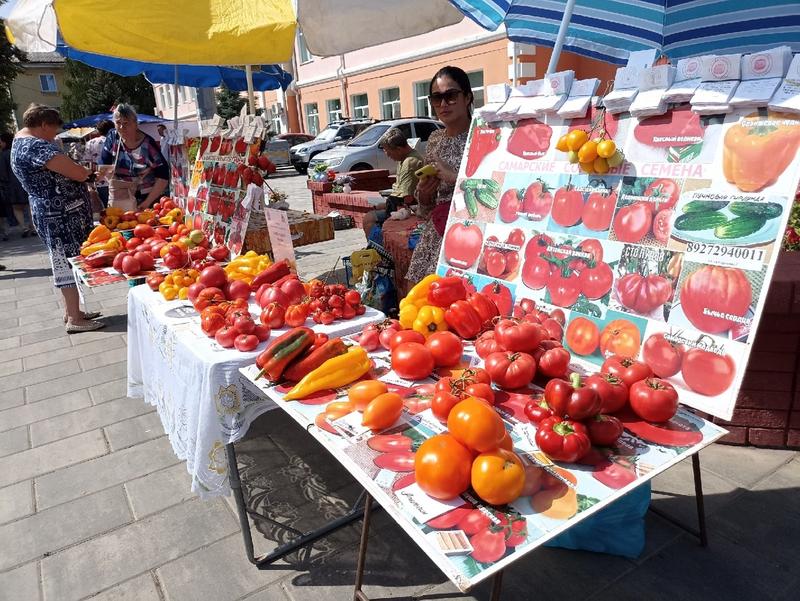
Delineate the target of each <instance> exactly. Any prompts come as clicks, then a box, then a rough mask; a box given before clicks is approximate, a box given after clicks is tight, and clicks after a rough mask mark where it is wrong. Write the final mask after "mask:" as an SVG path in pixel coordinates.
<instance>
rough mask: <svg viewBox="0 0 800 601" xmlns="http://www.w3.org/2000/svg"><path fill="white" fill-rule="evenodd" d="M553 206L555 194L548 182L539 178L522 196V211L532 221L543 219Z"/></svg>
mask: <svg viewBox="0 0 800 601" xmlns="http://www.w3.org/2000/svg"><path fill="white" fill-rule="evenodd" d="M552 206H553V195H552V194H551V193H550V189H549V188H548V187H547V184H546V183H545V182H543V181H542V180H540V179H537V180H536V181H535V182H533V183H532V184H531V185H530V186H528V188H527V189H526V190H525V195H524V196H523V197H522V212H523V213H525V214H526V215H527V217H528V219H530V220H531V221H541V220H542V219H544V218H545V217H547V215H549V214H550V208H551V207H552Z"/></svg>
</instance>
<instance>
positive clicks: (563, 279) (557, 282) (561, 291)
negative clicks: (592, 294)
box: [547, 272, 581, 307]
mask: <svg viewBox="0 0 800 601" xmlns="http://www.w3.org/2000/svg"><path fill="white" fill-rule="evenodd" d="M547 291H548V292H549V293H550V302H551V303H553V304H554V305H557V306H559V307H571V306H572V305H574V304H575V302H576V301H577V300H578V296H579V295H580V293H581V285H580V280H579V279H578V276H577V275H576V274H574V273H571V274H570V275H568V276H564V275H562V274H561V273H560V272H556V273H554V274H553V275H551V276H550V281H549V282H548V284H547Z"/></svg>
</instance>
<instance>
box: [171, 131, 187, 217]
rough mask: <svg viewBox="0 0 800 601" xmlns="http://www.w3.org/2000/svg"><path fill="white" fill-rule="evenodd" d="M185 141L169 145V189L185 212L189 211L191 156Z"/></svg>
mask: <svg viewBox="0 0 800 601" xmlns="http://www.w3.org/2000/svg"><path fill="white" fill-rule="evenodd" d="M189 142H190V141H183V142H181V143H179V144H167V149H168V152H169V187H170V196H171V197H172V199H173V200H175V202H177V203H178V206H179V207H181V208H182V209H183V210H184V212H186V209H187V201H188V197H189V183H190V182H189V176H190V170H189V154H188V144H189Z"/></svg>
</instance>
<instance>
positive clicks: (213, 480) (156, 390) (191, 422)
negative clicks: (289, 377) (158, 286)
mask: <svg viewBox="0 0 800 601" xmlns="http://www.w3.org/2000/svg"><path fill="white" fill-rule="evenodd" d="M250 311H251V313H253V314H255V315H258V314H259V313H260V309H259V308H258V306H257V305H256V304H255V303H251V305H250ZM382 318H383V314H382V313H381V312H379V311H377V310H375V309H372V308H370V307H368V308H367V311H366V313H364V315H362V316H359V317H357V318H355V319H351V320H349V321H337V322H334V323H333V324H331V325H328V326H322V325H315V326H314V330H315V331H317V332H323V333H326V334H329V335H331V336H342V335H346V334H349V333H353V332H356V331H360V330H361V329H363V328H364V326H365V325H367V324H369V323H372V322H374V321H378V320H379V319H382ZM285 331H286V329H281V330H274V331H273V333H272V337H271V338H270V340H273V339H274V338H275V337H277V336H279V335H281V334H282V333H283V332H285ZM270 340H268V341H266V342H262V343H261V344H259V346H258V348H257V349H256V350H255V351H252V352H250V353H242V352H239V351H237V350H235V349H225V348H223V347H222V346H220V345H219V344H217V343H216V342H215V341H214V340H213V339H211V338H208V337H207V336H206V335H205V334H203V332H202V331H201V329H200V317H199V315H198V314H197V312H196V311H195V310H194V308H192V306H191V304H190V303H189V302H188V301H180V300H174V301H167V300H165V299H164V298H163V296H162V295H161V294H159V293H158V292H154V291H152V290H150V288H149V287H147V286H137V287H136V288H132V289H131V291H130V293H129V294H128V396H129V397H134V398H137V397H142V398H144V400H145V401H147V402H148V403H150V404H151V405H155V406H156V408H157V409H158V415H159V417H160V418H161V422H162V424H163V425H164V429H165V430H166V432H167V434H168V435H169V440H170V443H171V444H172V448H173V450H174V451H175V454H176V455H177V456H178V458H179V459H184V460H186V465H187V469H188V471H189V474H190V475H191V477H192V490H193V491H194V492H196V493H197V494H198V495H200V496H201V497H203V498H207V497H213V496H218V495H223V494H228V492H229V491H230V487H229V483H228V476H229V471H228V467H229V466H228V461H227V457H226V449H225V447H226V445H228V444H230V443H233V442H235V441H237V440H240V439H241V438H242V437H243V436H244V435H245V434H246V433H247V430H248V428H249V427H250V424H252V423H253V421H254V420H255V419H256V418H257V417H258V416H259V415H261V414H263V413H264V412H266V411H269V410H270V409H272V408H274V405H273V403H272V402H271V401H269V400H267V399H264V398H263V397H261V396H255V395H248V394H245V393H244V392H243V390H242V388H241V386H240V383H239V374H238V371H237V369H238V368H240V367H243V366H245V365H249V364H253V363H254V362H255V357H256V355H258V353H260V352H261V351H263V350H264V349H265V348H266V346H267V345H268V344H269V343H270Z"/></svg>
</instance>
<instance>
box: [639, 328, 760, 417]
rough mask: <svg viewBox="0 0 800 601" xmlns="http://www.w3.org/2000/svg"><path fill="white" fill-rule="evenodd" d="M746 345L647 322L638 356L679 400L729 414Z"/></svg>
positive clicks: (713, 413)
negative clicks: (675, 391)
mask: <svg viewBox="0 0 800 601" xmlns="http://www.w3.org/2000/svg"><path fill="white" fill-rule="evenodd" d="M745 352H746V347H745V346H744V345H742V344H741V343H738V342H733V341H731V340H725V339H723V338H718V337H716V336H711V335H709V334H703V333H702V332H698V331H697V330H694V329H690V328H684V327H678V326H670V325H667V324H663V323H657V322H652V321H651V322H650V323H649V324H648V327H647V332H646V333H645V337H644V341H643V343H642V349H641V354H640V357H639V358H640V360H641V361H643V362H644V363H646V364H647V365H648V366H649V367H650V369H652V370H653V374H654V375H655V376H656V377H658V378H662V379H664V380H666V381H667V382H669V383H670V384H672V385H673V386H674V387H675V389H676V390H677V391H678V393H679V398H680V401H681V402H682V403H684V404H685V405H688V406H690V407H694V408H695V409H699V410H701V411H707V412H708V413H711V414H712V415H718V416H727V417H728V418H729V417H730V415H731V413H732V412H733V406H734V404H735V402H736V396H735V395H732V394H731V391H732V390H733V389H734V384H735V382H736V381H737V379H739V378H740V377H741V373H740V371H741V369H742V366H744V364H745V357H744V355H745Z"/></svg>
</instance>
